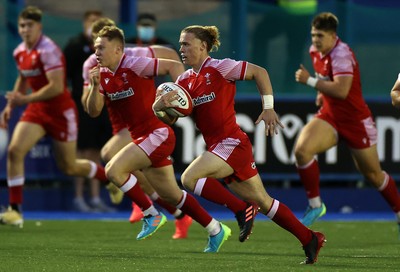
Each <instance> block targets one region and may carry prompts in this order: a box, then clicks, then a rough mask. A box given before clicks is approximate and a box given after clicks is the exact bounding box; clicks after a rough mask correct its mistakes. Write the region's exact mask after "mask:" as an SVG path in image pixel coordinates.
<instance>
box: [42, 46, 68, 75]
mask: <svg viewBox="0 0 400 272" xmlns="http://www.w3.org/2000/svg"><path fill="white" fill-rule="evenodd" d="M40 59H41V61H42V63H43V69H44V71H45V72H49V71H51V70H56V69H62V68H63V62H62V59H63V56H62V52H61V50H58V49H57V48H53V50H51V49H50V48H48V49H46V50H43V51H41V52H40Z"/></svg>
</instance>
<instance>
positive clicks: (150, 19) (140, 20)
mask: <svg viewBox="0 0 400 272" xmlns="http://www.w3.org/2000/svg"><path fill="white" fill-rule="evenodd" d="M156 32H157V19H156V16H155V15H154V14H151V13H141V14H139V15H138V17H137V21H136V34H137V36H136V37H132V38H128V39H126V43H127V44H130V45H133V46H149V45H164V46H167V47H170V48H173V49H175V48H174V46H173V45H172V44H171V43H170V42H168V41H167V40H164V39H163V38H160V37H157V33H156ZM175 50H176V49H175Z"/></svg>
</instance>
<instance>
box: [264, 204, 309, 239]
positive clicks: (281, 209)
mask: <svg viewBox="0 0 400 272" xmlns="http://www.w3.org/2000/svg"><path fill="white" fill-rule="evenodd" d="M276 206H278V207H276ZM274 211H275V212H274ZM267 215H268V217H269V218H271V220H272V221H274V222H275V223H276V224H278V225H279V226H280V227H282V228H284V229H285V230H287V231H289V232H290V233H292V234H293V235H294V236H296V237H297V239H299V241H300V243H301V244H302V245H303V246H304V245H307V244H308V243H309V242H310V241H311V239H312V233H311V230H310V229H309V228H307V227H306V226H304V225H303V224H302V223H300V221H299V220H298V219H297V218H296V216H295V215H294V214H293V213H292V211H291V210H290V209H289V208H288V207H287V206H286V205H285V204H283V203H280V202H279V201H278V200H276V199H274V202H272V206H271V209H270V210H269V211H268V213H267Z"/></svg>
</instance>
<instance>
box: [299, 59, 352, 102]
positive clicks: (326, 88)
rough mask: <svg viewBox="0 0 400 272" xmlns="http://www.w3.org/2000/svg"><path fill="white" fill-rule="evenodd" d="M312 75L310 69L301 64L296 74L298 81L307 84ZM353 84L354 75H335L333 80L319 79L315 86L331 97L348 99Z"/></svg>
mask: <svg viewBox="0 0 400 272" xmlns="http://www.w3.org/2000/svg"><path fill="white" fill-rule="evenodd" d="M310 77H311V76H310V73H309V72H308V70H307V69H306V68H305V67H304V66H303V65H302V64H301V65H300V68H299V69H298V70H297V71H296V74H295V78H296V81H297V82H299V83H302V84H305V85H309V84H307V81H308V80H309V78H310ZM352 84H353V77H352V76H334V77H333V81H328V80H317V81H316V85H315V86H314V88H315V89H316V90H318V91H320V92H321V93H323V94H325V95H328V96H330V97H334V98H339V99H346V97H347V95H348V94H349V92H350V88H351V85H352Z"/></svg>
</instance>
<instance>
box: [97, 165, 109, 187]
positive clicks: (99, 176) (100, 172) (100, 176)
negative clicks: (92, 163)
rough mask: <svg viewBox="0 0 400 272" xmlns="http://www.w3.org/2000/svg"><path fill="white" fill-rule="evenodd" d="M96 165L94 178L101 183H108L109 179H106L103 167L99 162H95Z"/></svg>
mask: <svg viewBox="0 0 400 272" xmlns="http://www.w3.org/2000/svg"><path fill="white" fill-rule="evenodd" d="M96 166H97V169H96V173H95V174H94V178H96V179H98V180H99V181H100V182H101V183H103V184H108V183H110V181H109V180H108V179H107V176H106V171H105V170H104V167H103V166H101V165H100V164H96Z"/></svg>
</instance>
